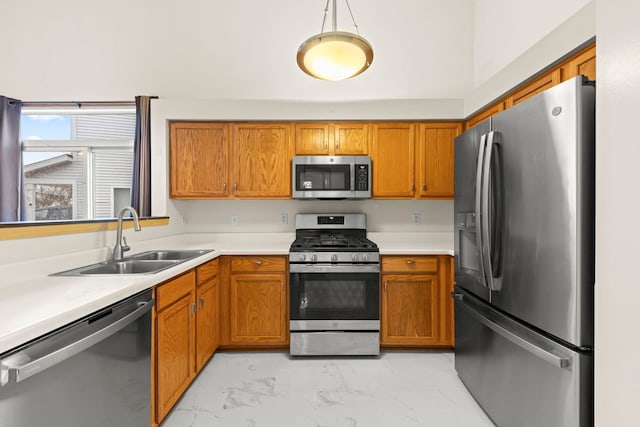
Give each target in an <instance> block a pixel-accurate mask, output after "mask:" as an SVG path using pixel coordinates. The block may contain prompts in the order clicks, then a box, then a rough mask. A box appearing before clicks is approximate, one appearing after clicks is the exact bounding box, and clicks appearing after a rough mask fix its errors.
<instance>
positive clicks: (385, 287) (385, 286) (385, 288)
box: [384, 280, 387, 292]
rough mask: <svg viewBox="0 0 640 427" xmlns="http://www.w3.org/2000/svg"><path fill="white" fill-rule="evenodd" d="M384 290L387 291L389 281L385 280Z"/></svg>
mask: <svg viewBox="0 0 640 427" xmlns="http://www.w3.org/2000/svg"><path fill="white" fill-rule="evenodd" d="M384 291H385V292H387V281H386V280H385V282H384Z"/></svg>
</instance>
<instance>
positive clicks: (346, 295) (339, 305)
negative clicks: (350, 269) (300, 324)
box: [290, 273, 380, 320]
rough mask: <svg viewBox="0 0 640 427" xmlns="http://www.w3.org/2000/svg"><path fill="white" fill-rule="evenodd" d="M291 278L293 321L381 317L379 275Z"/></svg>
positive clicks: (306, 275)
mask: <svg viewBox="0 0 640 427" xmlns="http://www.w3.org/2000/svg"><path fill="white" fill-rule="evenodd" d="M291 279H292V280H291V307H290V309H291V319H293V320H377V319H379V318H380V314H379V311H380V310H379V306H380V304H379V296H380V287H379V275H378V274H375V273H374V274H371V273H365V274H361V273H346V274H335V273H295V274H292V275H291Z"/></svg>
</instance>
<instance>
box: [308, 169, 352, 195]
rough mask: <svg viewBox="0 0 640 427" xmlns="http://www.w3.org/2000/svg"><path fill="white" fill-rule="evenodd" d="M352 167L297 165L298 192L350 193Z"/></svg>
mask: <svg viewBox="0 0 640 427" xmlns="http://www.w3.org/2000/svg"><path fill="white" fill-rule="evenodd" d="M350 170H351V166H350V165H297V166H296V190H297V191H305V190H306V191H312V190H314V191H349V190H351V182H350V177H351V172H350Z"/></svg>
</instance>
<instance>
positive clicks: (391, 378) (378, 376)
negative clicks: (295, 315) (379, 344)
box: [161, 351, 493, 427]
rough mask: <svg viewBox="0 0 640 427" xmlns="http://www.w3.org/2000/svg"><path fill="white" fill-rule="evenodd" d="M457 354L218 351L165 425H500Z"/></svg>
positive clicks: (239, 426) (173, 426) (305, 426)
mask: <svg viewBox="0 0 640 427" xmlns="http://www.w3.org/2000/svg"><path fill="white" fill-rule="evenodd" d="M453 358H454V355H453V353H452V352H434V351H391V352H389V351H387V352H383V353H382V354H381V355H380V356H379V357H335V358H334V357H331V358H329V357H327V358H324V357H323V358H319V357H312V358H306V357H290V356H289V355H288V354H287V353H285V352H252V353H235V352H233V353H224V352H221V353H216V354H215V355H214V357H213V358H212V359H211V361H210V362H209V364H208V365H207V366H206V367H205V369H204V370H203V371H202V372H201V373H200V375H199V376H198V378H197V379H196V380H195V381H194V383H193V384H192V385H191V387H190V389H189V390H188V391H187V392H186V393H185V395H184V396H183V397H182V399H181V400H180V401H179V402H178V404H177V405H176V407H175V408H174V409H173V411H172V412H171V413H170V414H169V416H168V417H167V418H166V419H165V422H164V423H162V425H161V427H218V426H219V427H424V426H433V427H492V426H493V423H492V422H491V421H490V420H489V418H488V417H487V416H486V415H485V414H484V412H483V411H482V409H480V407H479V406H478V405H477V403H476V402H475V401H474V400H473V398H472V397H471V395H470V394H469V393H468V391H467V390H466V389H465V387H464V385H463V384H462V382H461V381H460V379H459V378H458V376H457V375H456V372H455V370H454V367H453Z"/></svg>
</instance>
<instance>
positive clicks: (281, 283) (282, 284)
mask: <svg viewBox="0 0 640 427" xmlns="http://www.w3.org/2000/svg"><path fill="white" fill-rule="evenodd" d="M280 288H281V289H282V290H283V291H284V281H282V280H281V281H280Z"/></svg>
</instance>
